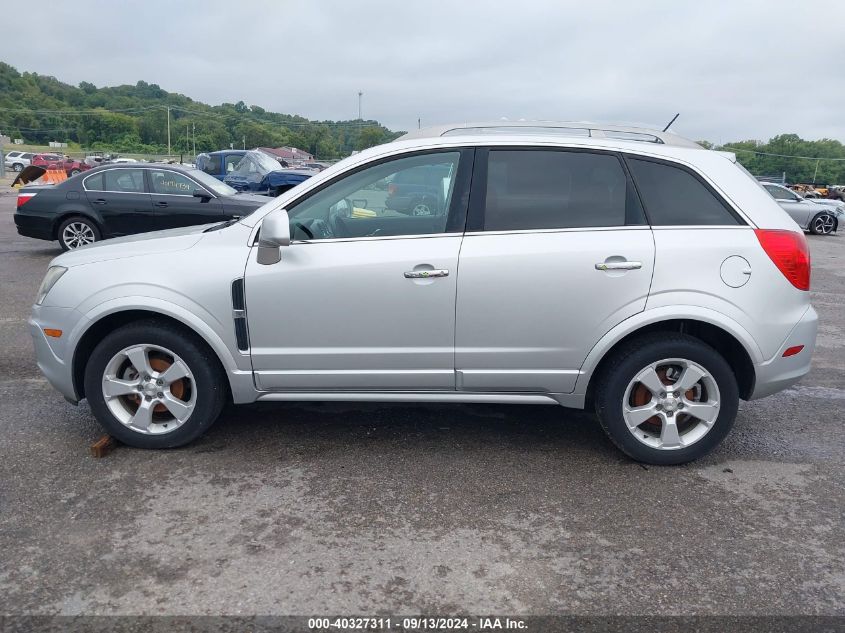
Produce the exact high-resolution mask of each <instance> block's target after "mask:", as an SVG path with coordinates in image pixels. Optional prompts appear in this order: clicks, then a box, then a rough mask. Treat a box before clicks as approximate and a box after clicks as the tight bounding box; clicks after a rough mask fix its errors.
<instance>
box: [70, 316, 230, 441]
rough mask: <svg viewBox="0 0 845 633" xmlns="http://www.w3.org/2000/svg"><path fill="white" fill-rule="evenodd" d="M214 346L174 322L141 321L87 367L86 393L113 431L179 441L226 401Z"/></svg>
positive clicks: (106, 342) (114, 337)
mask: <svg viewBox="0 0 845 633" xmlns="http://www.w3.org/2000/svg"><path fill="white" fill-rule="evenodd" d="M223 381H224V377H223V375H222V371H221V370H220V367H219V364H218V362H217V359H216V358H215V357H214V354H213V352H212V351H211V350H210V349H208V347H207V346H206V345H205V344H204V343H203V342H202V341H200V340H199V339H197V338H196V337H195V336H193V335H186V332H184V331H182V330H181V329H180V328H178V327H175V326H173V325H171V324H169V323H164V322H158V321H146V322H138V323H133V324H130V325H127V326H124V327H122V328H120V329H119V330H116V331H114V332H112V333H111V334H109V335H108V336H106V337H105V338H104V339H103V340H102V342H101V343H100V344H99V345H97V347H96V348H95V349H94V351H93V353H92V354H91V357H90V359H89V360H88V365H87V366H86V368H85V395H86V397H87V398H88V402H89V404H90V405H91V410H92V411H93V412H94V415H95V416H96V418H97V420H98V421H99V422H100V424H101V425H102V426H103V428H104V429H105V430H106V431H107V432H108V433H109V434H110V435H112V436H113V437H116V438H117V439H118V440H120V441H121V442H123V443H124V444H128V445H130V446H135V447H138V448H171V447H175V446H182V445H184V444H187V443H189V442H191V441H192V440H194V439H196V438H197V437H199V436H200V435H201V434H202V433H204V432H205V431H206V430H208V428H209V427H210V426H211V425H212V424H213V423H214V421H215V420H216V419H217V417H218V416H219V415H220V411H221V410H222V408H223V405H224V403H225V400H226V390H225V386H224V382H223Z"/></svg>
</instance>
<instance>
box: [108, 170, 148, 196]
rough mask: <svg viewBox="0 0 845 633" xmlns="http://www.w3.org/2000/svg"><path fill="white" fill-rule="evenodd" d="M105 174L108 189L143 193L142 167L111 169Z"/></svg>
mask: <svg viewBox="0 0 845 633" xmlns="http://www.w3.org/2000/svg"><path fill="white" fill-rule="evenodd" d="M103 173H104V174H105V179H106V182H105V185H106V188H105V190H106V191H115V192H119V193H143V192H144V172H143V171H141V170H140V169H110V170H108V171H106V172H103Z"/></svg>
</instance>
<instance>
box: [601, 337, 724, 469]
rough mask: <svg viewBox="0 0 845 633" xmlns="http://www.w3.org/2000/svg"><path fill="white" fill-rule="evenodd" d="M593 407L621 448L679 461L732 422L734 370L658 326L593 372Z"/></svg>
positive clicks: (645, 458) (644, 457)
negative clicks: (595, 387) (660, 331)
mask: <svg viewBox="0 0 845 633" xmlns="http://www.w3.org/2000/svg"><path fill="white" fill-rule="evenodd" d="M597 379H598V381H599V382H598V386H597V389H596V392H595V395H596V397H595V404H596V413H597V414H598V417H599V421H600V422H601V425H602V427H603V428H604V430H605V431H606V432H607V434H608V436H610V439H611V440H612V441H613V443H614V444H616V446H618V447H619V448H620V449H621V450H622V451H623V452H624V453H625V454H627V455H628V456H630V457H632V458H633V459H635V460H637V461H641V462H646V463H649V464H682V463H685V462H689V461H692V460H694V459H698V458H699V457H702V456H704V455H706V454H707V453H709V452H710V451H711V450H713V448H715V447H716V446H717V445H718V444H719V442H721V441H722V439H724V437H725V436H726V435H727V434H728V432H729V431H730V429H731V427H732V426H733V423H734V419H735V418H736V412H737V407H738V405H739V393H738V389H737V382H736V377H735V376H734V373H733V371H732V370H731V368H730V366H729V365H728V363H727V362H726V361H725V359H724V358H723V357H722V356H721V355H720V354H719V353H718V352H717V351H716V350H714V349H713V348H712V347H710V346H709V345H706V344H705V343H703V342H701V341H700V340H698V339H696V338H693V337H691V336H687V335H684V334H673V333H657V334H652V335H649V336H645V337H642V338H640V339H637V340H634V341H633V342H631V343H630V344H627V345H625V346H624V347H623V348H622V349H620V350H619V351H618V352H616V353H615V354H614V356H613V357H612V358H611V359H610V360H609V362H608V364H607V365H606V366H605V367H604V368H603V370H602V372H601V374H600V375H599V376H597Z"/></svg>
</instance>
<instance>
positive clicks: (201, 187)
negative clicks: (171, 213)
mask: <svg viewBox="0 0 845 633" xmlns="http://www.w3.org/2000/svg"><path fill="white" fill-rule="evenodd" d="M127 169H139V170H140V171H141V172H142V173H143V172H145V171H152V170H153V169H156V170H157V171H166V172H169V173H171V174H176V175H178V176H184V177H185V178H187V179H188V180H190V181H191V182H192V183H194V184H195V185H196V186H197V188H198V189H202V190H203V191H205V192H206V193H207V194H208V195H210V196H211V197H212V198H214V199H216V198H217V196H216V195H214V194H213V193H211V192H210V191H209V190H208V189H206V188H205V187H203V186H202V185H201V184H200V183H198V182H197V181H196V180H194V179H193V178H191V177H190V176H188V175H187V174H183V173H180V172H178V171H173V170H172V169H167V168H161V169H159V168H156V167H137V166H129V165H126V166H125V167H124V166H115V167H110V168H108V169H102V170H100V171H97V172H95V173H93V174H88V175H87V176H85V178H83V179H82V189H83V191H85V192H86V193H88V192H91V193H123V194H131V195H138V194H139V193H145V194H147V195H149V196H178V197H180V198H192V197H193V194H192V195H188V194H184V193H155V192H154V191H111V190H110V189H89V188H88V187H86V186H85V181H87V180H88V179H89V178H92V177H94V176H97V175H99V174H105V173H106V172H107V171H123V170H127ZM103 182H105V176H104V177H103ZM144 186H145V187H146V183H144Z"/></svg>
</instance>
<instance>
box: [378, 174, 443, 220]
mask: <svg viewBox="0 0 845 633" xmlns="http://www.w3.org/2000/svg"><path fill="white" fill-rule="evenodd" d="M452 168H453V165H451V164H450V163H442V164H435V165H425V166H422V167H417V168H416V169H408V170H406V171H403V172H401V173H398V174H396V176H395V177H394V178H393V179H392V180H391V181H390V183H389V184H388V185H387V199H386V201H385V205H386V207H387V208H388V209H392V210H394V211H399V212H400V213H406V214H408V215H415V216H424V215H440V214H442V213H443V212H444V210H445V208H446V207H445V204H446V200H447V198H448V196H449V190H448V189H447V188H446V187H445V185H446V184H447V183H449V182H451V178H452V174H451V170H452Z"/></svg>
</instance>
